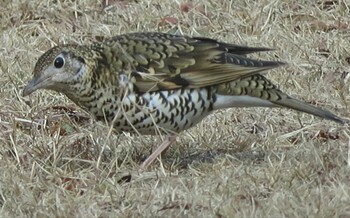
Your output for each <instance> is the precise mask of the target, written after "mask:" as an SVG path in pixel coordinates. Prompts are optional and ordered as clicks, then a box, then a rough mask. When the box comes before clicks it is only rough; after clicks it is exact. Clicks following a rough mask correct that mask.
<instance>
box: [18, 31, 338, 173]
mask: <svg viewBox="0 0 350 218" xmlns="http://www.w3.org/2000/svg"><path fill="white" fill-rule="evenodd" d="M269 50H271V49H268V48H254V47H245V46H240V45H235V44H228V43H223V42H219V41H216V40H214V39H209V38H201V37H188V36H179V35H171V34H165V33H147V32H146V33H129V34H124V35H119V36H115V37H112V38H109V39H107V40H105V41H103V42H96V43H92V44H90V45H73V44H68V45H62V46H56V47H53V48H52V49H50V50H48V51H47V52H46V53H44V54H43V55H42V56H41V57H40V58H39V60H38V61H37V63H36V65H35V68H34V76H33V78H32V80H30V81H29V82H28V84H27V86H26V87H25V88H24V90H23V96H27V95H29V94H31V93H32V92H34V91H35V90H38V89H49V90H54V91H57V92H61V93H63V94H65V95H66V96H67V97H68V98H69V99H71V100H72V101H73V102H75V103H76V104H77V105H78V106H80V107H81V108H83V109H84V110H86V111H88V112H89V113H90V114H92V115H93V116H94V117H95V118H96V119H97V120H100V121H104V122H107V123H108V124H109V125H113V128H114V129H115V130H116V131H117V132H121V131H127V132H137V133H139V134H157V133H160V132H164V131H165V132H166V133H167V135H168V136H167V137H166V140H165V141H164V142H163V143H162V144H161V145H160V146H159V147H158V148H157V149H156V150H155V151H154V152H153V153H152V154H151V155H150V156H149V157H148V158H147V159H146V160H145V161H144V162H143V163H142V164H141V169H145V168H147V167H148V166H149V165H150V164H151V163H152V162H153V161H154V160H155V159H156V158H157V157H158V156H159V155H160V154H161V153H162V152H163V151H164V150H165V149H166V148H167V147H169V146H170V144H171V143H173V142H174V141H175V135H176V134H177V133H178V132H181V131H183V130H185V129H188V128H190V127H192V126H194V125H195V124H196V123H198V122H199V121H201V120H202V119H203V118H204V117H206V116H207V115H208V114H209V113H210V112H212V111H214V110H217V109H222V108H230V107H286V108H291V109H294V110H297V111H302V112H306V113H309V114H312V115H315V116H318V117H321V118H325V119H328V120H333V121H335V122H338V123H344V121H343V120H342V119H341V118H339V117H337V116H336V115H334V114H332V113H330V112H328V111H326V110H323V109H320V108H317V107H315V106H312V105H310V104H308V103H305V102H302V101H299V100H296V99H294V98H292V97H290V96H288V95H287V94H285V93H283V92H282V91H280V90H279V89H278V88H277V87H276V86H275V85H274V84H272V83H271V82H270V81H269V80H268V79H266V78H265V77H264V76H263V75H261V74H260V72H262V71H265V70H268V69H271V68H275V67H278V66H281V65H283V64H284V63H282V62H279V61H260V60H254V59H250V58H248V57H247V56H246V55H247V54H249V53H254V52H262V51H269Z"/></svg>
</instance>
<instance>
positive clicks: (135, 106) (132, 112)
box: [101, 88, 213, 134]
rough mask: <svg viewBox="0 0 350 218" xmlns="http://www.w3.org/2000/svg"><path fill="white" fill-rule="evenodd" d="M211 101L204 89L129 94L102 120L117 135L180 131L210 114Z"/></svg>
mask: <svg viewBox="0 0 350 218" xmlns="http://www.w3.org/2000/svg"><path fill="white" fill-rule="evenodd" d="M212 98H213V97H212V94H211V92H210V90H209V89H206V88H202V89H179V90H171V91H158V92H151V93H145V94H143V95H136V94H130V95H128V96H127V97H125V98H124V99H122V100H120V102H119V103H117V104H116V107H115V109H114V112H113V113H110V114H109V116H108V117H106V116H105V117H106V118H107V119H105V120H107V121H108V122H109V123H110V124H111V125H113V126H114V129H115V130H116V131H119V132H121V131H126V132H139V133H141V134H156V133H157V132H168V133H169V132H180V131H182V130H185V129H188V128H190V127H192V126H194V125H195V124H196V123H198V122H199V121H201V120H202V119H203V118H204V117H206V116H207V115H208V114H209V113H210V112H211V111H212V108H213V99H212ZM106 107H109V106H106ZM101 111H102V110H101ZM105 114H106V113H105Z"/></svg>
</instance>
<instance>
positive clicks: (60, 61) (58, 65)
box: [53, 57, 64, 68]
mask: <svg viewBox="0 0 350 218" xmlns="http://www.w3.org/2000/svg"><path fill="white" fill-rule="evenodd" d="M53 65H54V66H55V67H56V68H61V67H63V65H64V59H63V57H57V58H56V59H55V61H54V62H53Z"/></svg>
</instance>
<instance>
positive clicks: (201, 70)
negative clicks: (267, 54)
mask: <svg viewBox="0 0 350 218" xmlns="http://www.w3.org/2000/svg"><path fill="white" fill-rule="evenodd" d="M110 44H113V45H115V46H119V47H120V48H122V50H123V51H124V52H125V53H124V54H123V55H124V56H125V60H123V61H124V62H125V61H129V62H130V65H132V66H134V68H135V69H134V70H133V72H134V73H133V76H134V78H135V85H136V87H137V88H138V90H139V91H140V92H147V91H156V90H169V89H176V88H182V87H187V88H199V87H206V86H211V85H217V84H221V83H225V82H229V81H233V80H236V79H239V78H242V77H246V76H249V75H253V74H256V73H258V72H261V71H263V70H267V69H271V68H274V67H277V66H280V65H282V64H283V63H282V62H278V61H258V60H253V59H249V58H247V57H246V56H245V55H246V54H249V53H254V52H259V51H268V50H271V49H268V48H253V47H244V46H238V45H234V44H226V43H220V42H218V41H216V40H213V39H207V38H198V37H197V38H196V37H193V38H191V37H186V36H176V35H169V34H164V33H133V34H126V35H121V36H118V37H115V38H113V39H112V40H111V42H110ZM123 55H119V56H123ZM119 58H121V57H119Z"/></svg>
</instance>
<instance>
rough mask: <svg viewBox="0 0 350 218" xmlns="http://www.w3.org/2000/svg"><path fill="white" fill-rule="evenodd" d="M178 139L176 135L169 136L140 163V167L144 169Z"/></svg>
mask: <svg viewBox="0 0 350 218" xmlns="http://www.w3.org/2000/svg"><path fill="white" fill-rule="evenodd" d="M175 141H176V136H175V135H170V136H167V137H166V139H165V140H164V142H163V143H162V144H161V145H159V146H158V148H157V149H156V150H155V151H154V152H153V153H152V154H151V155H150V156H149V157H148V158H147V159H146V160H145V161H143V162H142V164H141V165H140V169H141V170H142V171H143V170H145V169H146V168H147V167H148V166H149V165H151V164H152V163H153V162H154V160H155V159H157V157H158V156H159V155H160V154H161V153H162V152H163V151H164V150H166V149H167V148H168V147H169V146H170V145H171V144H172V143H173V142H175Z"/></svg>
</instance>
